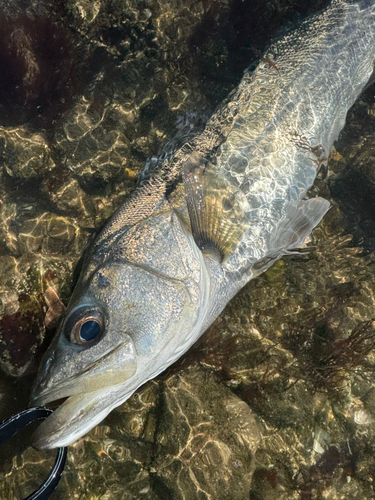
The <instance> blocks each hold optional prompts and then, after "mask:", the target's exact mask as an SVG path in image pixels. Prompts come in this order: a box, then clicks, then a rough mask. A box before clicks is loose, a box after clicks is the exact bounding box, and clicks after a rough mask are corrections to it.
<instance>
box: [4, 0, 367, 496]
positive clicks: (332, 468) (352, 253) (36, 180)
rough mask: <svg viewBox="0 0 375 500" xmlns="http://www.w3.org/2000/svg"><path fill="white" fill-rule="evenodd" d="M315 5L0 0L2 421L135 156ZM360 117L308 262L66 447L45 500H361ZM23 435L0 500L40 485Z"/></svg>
mask: <svg viewBox="0 0 375 500" xmlns="http://www.w3.org/2000/svg"><path fill="white" fill-rule="evenodd" d="M323 4H324V2H319V3H318V2H317V3H314V4H313V3H312V2H309V6H307V5H305V4H304V3H303V2H287V1H282V0H281V1H278V2H274V1H267V2H264V1H263V2H260V1H258V2H257V1H247V2H240V1H233V2H230V3H229V4H227V3H226V2H222V3H221V2H210V1H207V2H202V3H194V2H186V1H184V2H171V3H168V4H165V3H163V2H160V3H158V2H157V1H156V0H155V1H153V2H140V3H135V2H130V1H129V2H123V1H120V0H119V1H117V2H116V1H114V2H106V1H104V0H103V1H99V0H95V1H85V0H77V1H65V2H60V3H58V4H57V5H56V2H55V3H54V5H52V6H51V5H49V3H48V2H34V3H30V4H27V5H25V3H22V2H20V3H13V4H12V5H8V3H7V2H5V1H2V2H0V9H1V12H0V14H1V16H0V18H1V19H0V20H1V21H2V23H0V39H1V42H0V45H1V49H2V50H1V53H2V54H3V57H2V59H1V58H0V65H3V67H6V68H7V73H6V74H7V75H8V76H7V78H3V80H1V79H0V108H1V109H0V111H1V112H0V116H2V117H3V118H2V120H1V119H0V151H1V153H0V168H1V171H0V172H1V173H0V175H1V183H0V235H1V238H0V365H1V373H0V395H1V397H0V418H6V417H7V416H9V415H11V414H13V413H15V412H17V411H20V410H22V409H24V408H25V407H26V406H27V404H28V397H29V393H30V389H31V385H32V380H33V377H34V375H35V371H36V369H37V365H38V361H39V359H40V356H41V353H42V352H43V350H44V349H45V346H46V345H47V344H48V342H49V340H50V339H51V337H52V335H53V331H54V328H55V327H56V324H57V322H58V318H59V315H60V314H61V310H62V305H61V301H62V302H65V303H66V301H67V300H68V298H69V295H70V293H71V289H72V283H73V281H74V274H73V270H74V268H75V266H76V264H77V261H78V260H79V258H80V256H81V255H82V253H83V251H84V248H85V246H86V244H87V242H88V241H89V240H90V238H91V237H92V235H93V234H94V233H95V231H96V230H98V228H100V227H101V225H102V224H103V222H104V221H105V220H106V218H107V217H108V216H109V215H110V214H111V213H112V212H113V210H114V209H115V208H116V207H117V206H119V205H120V204H121V203H122V201H123V199H124V197H125V196H126V194H127V193H128V192H129V191H130V189H131V188H132V187H133V186H134V183H135V179H136V176H137V173H138V171H139V170H141V169H142V168H143V166H144V163H145V161H146V159H147V158H149V157H152V156H153V155H155V154H157V153H158V151H159V149H160V148H161V146H162V144H163V142H164V141H165V140H166V139H168V137H171V136H173V134H174V133H176V127H177V128H178V127H180V128H181V127H182V126H185V127H186V123H187V122H188V123H191V124H193V125H194V124H197V125H199V124H200V123H201V122H202V121H204V119H205V117H207V116H209V115H210V113H212V111H213V110H214V108H215V106H216V105H217V104H218V103H219V102H220V100H221V99H223V98H224V97H225V96H226V95H227V93H228V92H229V91H230V90H231V89H232V88H233V87H234V86H235V85H236V83H237V82H238V80H239V78H240V77H241V73H242V70H243V69H244V68H245V67H246V66H247V65H248V64H251V63H254V64H255V63H256V61H257V60H258V59H259V57H260V56H261V54H262V52H263V50H264V48H265V47H266V46H267V44H268V43H269V41H270V40H271V38H272V36H275V34H277V33H280V30H282V29H283V28H282V27H285V26H286V28H288V27H291V26H292V25H293V24H295V23H296V22H298V19H299V16H304V15H306V14H308V13H311V12H315V11H317V10H319V9H320V8H321V7H322V6H323ZM27 8H28V11H27ZM27 12H28V13H27ZM5 21H7V22H6V23H5ZM1 26H3V28H1ZM4 26H7V27H6V28H5V27H4ZM286 28H284V29H286ZM14 33H16V34H17V36H16V35H14ZM12 34H13V35H12ZM59 47H63V50H60V49H59ZM17 50H18V52H17ZM4 54H5V55H4ZM7 54H8V56H7ZM15 54H16V55H15ZM4 65H5V66H4ZM0 73H2V71H0ZM2 74H4V73H2ZM56 75H57V76H56ZM20 82H21V83H22V85H20ZM15 88H17V89H18V90H17V91H15V90H14V89H15ZM374 110H375V105H374V89H373V87H370V88H368V89H367V90H366V92H365V93H364V94H363V95H362V96H361V97H360V99H359V100H358V102H357V103H356V104H355V106H354V107H353V109H352V110H351V111H350V113H349V116H348V120H347V125H346V127H345V130H344V131H343V133H342V134H341V136H340V140H339V141H338V143H337V144H336V150H335V151H334V152H333V154H332V156H331V160H330V163H329V165H328V169H327V171H325V172H321V173H320V175H319V178H318V179H317V181H316V183H315V185H314V187H313V189H312V191H313V194H318V193H319V195H321V196H324V197H325V198H327V199H329V200H330V201H331V202H332V203H333V207H332V209H331V210H330V212H329V213H328V214H327V216H326V217H325V219H324V221H323V222H322V224H321V225H320V226H319V227H318V228H317V229H316V230H315V231H314V233H313V235H312V237H311V242H310V243H309V244H308V251H306V252H305V253H301V255H293V256H289V257H286V258H284V259H282V260H281V261H279V262H277V263H276V264H275V265H274V266H273V267H272V268H271V269H269V270H268V271H267V272H266V273H265V274H264V275H262V276H260V277H259V278H258V279H256V280H254V281H252V282H250V283H249V284H248V286H246V287H245V288H244V289H243V290H242V292H241V293H240V294H239V295H238V296H237V297H236V298H235V299H234V300H233V301H232V302H231V303H230V304H229V305H228V306H227V308H226V309H225V311H224V312H223V313H222V314H221V316H220V318H218V320H217V321H216V322H215V324H214V325H213V326H212V327H211V328H210V329H209V331H208V332H207V333H206V334H205V335H204V336H203V337H202V339H201V340H200V341H199V342H198V344H197V345H196V346H194V347H193V348H192V349H191V351H190V352H189V353H188V354H187V355H186V356H185V357H184V358H183V359H181V360H179V361H178V362H177V363H176V364H175V365H174V366H172V367H170V368H169V369H168V370H167V371H166V372H165V373H163V374H162V375H161V376H160V377H158V378H157V380H154V381H151V382H149V383H148V384H146V385H145V386H144V387H143V388H141V389H140V390H139V391H138V392H137V394H136V395H134V396H133V397H132V398H131V399H130V400H129V401H128V402H127V403H126V404H124V405H123V406H122V407H120V408H118V409H117V410H115V411H113V412H112V414H111V415H110V416H109V417H108V418H107V419H106V420H105V421H104V422H103V423H102V424H101V425H99V426H97V427H96V428H95V429H94V430H93V431H92V432H91V433H90V434H89V435H88V436H86V437H85V438H83V439H81V440H79V441H78V442H77V443H75V444H74V445H73V446H71V447H70V448H69V455H68V462H67V466H66V470H65V472H64V474H63V477H62V480H61V482H60V484H59V486H58V488H57V489H56V491H55V492H54V494H53V497H52V498H55V499H56V500H57V499H59V498H61V499H63V498H64V499H66V498H74V499H82V500H88V499H90V500H91V499H102V500H112V499H113V500H120V499H121V500H122V499H124V500H125V499H134V500H138V499H147V500H148V499H155V500H159V499H163V500H164V499H168V500H169V499H173V500H174V499H176V500H179V499H183V498H184V499H187V500H194V499H215V500H216V499H221V498H223V499H228V498H230V499H233V500H237V499H239V500H242V499H246V498H250V499H252V500H272V499H278V500H279V499H296V500H297V499H301V500H310V499H311V500H312V499H321V498H322V499H323V498H330V499H335V498H340V499H348V500H349V499H350V500H352V499H356V498H358V499H361V500H363V499H370V498H374V492H373V486H372V485H373V480H374V477H373V476H374V472H373V471H374V456H375V454H374V444H373V443H374V432H375V425H374V422H375V385H374V369H375V365H374V362H375V358H374V350H373V347H374V343H375V328H374V327H375V323H374V321H375V284H374V275H375V258H374V253H373V251H374V247H375V236H374V235H375V227H374V225H375V223H374V220H375V219H374V213H375V201H374V200H375V196H374V194H375V174H374V172H375V171H374V166H373V164H374V161H373V158H374V157H375V140H374V130H375V111H374ZM186 114H187V115H188V120H187V121H186V119H184V117H185V116H186ZM30 434H31V431H30V430H27V431H24V432H23V433H22V434H20V435H18V436H16V437H15V438H13V440H12V441H11V442H9V443H7V444H6V445H4V446H3V447H2V448H1V456H0V498H4V499H19V498H20V499H21V498H23V497H24V496H26V495H27V494H29V493H30V492H31V491H32V490H33V489H35V488H36V487H37V486H38V485H39V484H40V483H41V482H42V481H43V479H44V478H45V477H46V476H47V475H48V473H49V469H50V467H51V463H52V462H53V459H54V453H53V452H48V453H40V452H36V451H35V450H34V449H33V448H32V447H31V445H30Z"/></svg>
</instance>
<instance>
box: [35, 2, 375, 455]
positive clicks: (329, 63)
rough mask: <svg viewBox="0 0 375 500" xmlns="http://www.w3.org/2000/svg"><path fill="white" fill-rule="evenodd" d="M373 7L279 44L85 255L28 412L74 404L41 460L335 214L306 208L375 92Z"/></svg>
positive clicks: (55, 426) (164, 362) (345, 11)
mask: <svg viewBox="0 0 375 500" xmlns="http://www.w3.org/2000/svg"><path fill="white" fill-rule="evenodd" d="M374 58H375V2H374V0H360V1H350V0H332V2H331V4H330V5H329V6H328V7H327V8H326V9H325V10H324V11H322V12H321V13H319V14H317V15H315V16H312V17H310V18H307V19H305V20H304V21H303V22H302V23H301V24H300V26H299V27H297V28H296V29H294V30H292V31H290V32H289V33H287V34H286V35H285V36H283V37H281V38H280V39H279V40H276V41H275V42H273V43H272V44H271V45H270V47H269V49H268V50H267V52H266V53H265V54H264V56H263V57H262V58H261V60H260V61H259V64H258V66H257V67H256V68H255V69H248V70H246V71H245V72H244V75H243V78H242V80H241V82H240V84H239V85H238V87H237V88H236V89H234V90H233V91H232V92H231V93H230V94H229V96H228V97H227V98H226V99H225V100H224V102H223V103H222V104H221V105H220V106H219V107H218V109H217V110H216V111H215V112H214V114H213V115H212V117H211V118H210V119H209V120H208V121H207V123H206V125H205V127H204V129H203V131H201V132H200V133H197V134H196V135H195V136H194V137H190V138H188V139H187V140H186V141H185V142H184V143H183V144H182V145H180V147H179V148H177V149H176V150H173V151H171V152H169V153H168V154H166V155H162V156H161V157H160V158H159V160H158V161H157V162H155V164H152V165H151V164H150V166H149V168H146V169H145V170H144V171H143V173H141V175H140V177H139V180H138V184H137V186H136V187H135V189H134V190H133V192H132V193H131V194H130V195H129V196H128V198H127V199H126V201H125V203H124V204H123V205H122V206H121V207H120V208H119V209H118V210H117V211H116V212H115V213H114V214H113V216H112V217H111V218H110V219H109V221H108V222H107V224H106V225H105V226H104V228H103V229H102V231H101V232H100V233H99V234H98V235H97V237H96V239H95V240H94V242H93V243H92V245H91V247H90V248H89V250H88V251H87V253H86V255H85V257H84V261H83V265H82V270H81V274H80V277H79V279H78V281H77V284H76V287H75V289H74V291H73V294H72V297H71V299H70V302H69V304H68V307H67V311H66V314H65V317H64V319H63V321H62V323H61V326H60V328H59V329H58V331H57V334H56V336H55V338H54V339H53V341H52V343H51V345H50V346H49V347H48V349H47V351H46V353H45V355H44V358H43V360H42V362H41V365H40V368H39V371H38V374H37V378H36V381H35V385H34V389H33V392H32V404H37V405H45V404H50V403H52V402H54V401H58V400H61V399H65V400H64V402H63V403H62V404H61V405H60V406H59V407H58V408H57V409H56V410H55V411H54V412H53V413H52V414H51V415H50V416H49V417H48V418H47V419H46V420H45V421H43V422H42V423H41V424H40V426H39V427H38V428H37V430H36V432H35V434H34V446H35V447H36V448H37V449H50V448H57V447H64V446H68V445H70V444H71V443H73V442H75V441H76V440H78V439H79V438H81V437H82V436H84V435H85V434H86V433H87V432H89V431H90V430H91V429H92V428H93V427H95V426H96V425H97V424H99V423H100V422H101V421H102V420H103V419H104V418H105V417H106V416H107V415H108V414H109V413H110V412H111V411H112V410H113V409H114V408H115V407H117V406H119V405H121V404H123V403H124V402H125V401H126V400H127V399H129V398H130V397H131V396H132V394H133V393H134V392H135V391H136V390H137V389H138V388H139V387H140V386H142V385H143V384H144V383H145V382H147V381H148V380H151V379H153V378H155V377H157V376H158V375H159V374H160V373H161V372H163V371H164V370H165V369H166V368H167V367H168V366H170V365H171V364H172V363H174V362H175V361H176V360H177V359H179V358H180V357H181V356H182V355H183V354H184V353H186V352H187V351H188V349H189V348H190V347H191V346H192V345H193V344H194V343H195V342H196V341H197V340H198V339H199V337H200V336H201V335H202V334H203V333H204V331H205V330H206V329H207V328H208V327H209V326H210V325H211V324H212V323H213V321H214V320H215V319H216V318H217V317H218V315H219V314H220V313H221V311H222V310H223V308H224V307H225V306H226V304H227V303H228V302H229V301H230V300H231V299H232V297H233V296H234V295H235V294H236V293H237V292H238V291H239V290H240V289H241V288H242V287H243V286H244V285H245V284H246V283H248V282H249V280H251V279H253V278H255V277H256V276H258V275H259V274H260V273H262V272H264V271H265V270H266V269H268V268H269V267H270V266H271V265H272V264H273V263H274V262H275V261H276V260H278V259H279V258H280V257H282V256H283V255H287V254H289V253H293V252H294V251H296V249H298V248H299V247H301V246H302V245H303V243H304V242H305V240H306V239H307V238H308V236H309V235H310V233H311V231H312V230H313V228H314V227H315V226H316V225H317V224H319V222H320V221H321V219H322V218H323V216H324V215H325V214H326V212H327V211H328V210H329V208H330V204H329V202H328V201H327V200H324V199H323V198H321V197H313V198H307V197H306V195H307V192H308V190H309V189H310V187H311V186H312V185H313V182H314V179H315V177H316V175H317V172H318V171H319V169H320V168H321V167H322V165H325V164H326V163H327V161H328V157H329V153H330V150H331V148H332V145H333V143H334V141H335V140H337V138H338V135H339V133H340V131H341V130H342V128H343V126H344V124H345V120H346V115H347V112H348V110H349V109H350V107H351V106H352V105H353V104H354V102H355V101H356V99H357V98H358V96H359V95H360V94H361V92H362V91H363V90H364V88H365V87H366V86H367V85H368V84H369V82H371V81H372V79H373V63H374Z"/></svg>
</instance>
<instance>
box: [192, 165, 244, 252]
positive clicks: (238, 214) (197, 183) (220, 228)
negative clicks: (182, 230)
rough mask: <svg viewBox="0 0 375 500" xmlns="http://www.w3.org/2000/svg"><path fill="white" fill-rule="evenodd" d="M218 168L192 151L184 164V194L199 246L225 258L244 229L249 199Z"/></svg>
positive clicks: (235, 244) (205, 250)
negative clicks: (220, 173) (217, 170)
mask: <svg viewBox="0 0 375 500" xmlns="http://www.w3.org/2000/svg"><path fill="white" fill-rule="evenodd" d="M215 170H216V168H215V166H214V165H212V164H211V163H209V162H208V161H206V160H205V159H204V158H202V157H201V156H199V155H192V156H191V157H190V158H189V159H188V160H187V161H186V163H185V166H184V174H183V175H184V183H185V198H186V203H187V208H188V212H189V219H190V226H191V232H192V234H193V237H194V240H195V243H196V244H197V246H198V248H200V250H201V251H202V252H203V253H210V254H213V255H215V254H216V255H217V256H218V258H219V259H220V260H221V261H223V260H225V259H226V258H227V257H228V255H229V254H230V253H231V252H233V251H234V249H235V248H236V246H237V244H238V242H239V241H240V239H241V237H242V235H243V232H244V230H245V216H244V208H245V206H246V204H247V200H246V197H245V195H244V194H243V193H242V191H240V190H239V189H237V188H235V187H234V186H232V185H230V183H229V182H227V181H226V180H225V179H223V178H221V177H220V175H219V174H218V173H217V172H216V171H215Z"/></svg>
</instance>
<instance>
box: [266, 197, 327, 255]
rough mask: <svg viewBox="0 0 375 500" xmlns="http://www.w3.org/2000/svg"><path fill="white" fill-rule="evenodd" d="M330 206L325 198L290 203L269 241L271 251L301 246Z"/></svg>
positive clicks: (285, 250)
mask: <svg viewBox="0 0 375 500" xmlns="http://www.w3.org/2000/svg"><path fill="white" fill-rule="evenodd" d="M329 208H330V203H329V202H328V201H327V200H325V199H323V198H319V197H318V198H311V199H309V200H300V201H297V202H293V203H290V204H289V205H288V207H287V212H286V217H285V219H284V220H283V221H282V222H281V224H280V225H279V227H278V228H277V230H276V232H275V233H273V234H272V235H271V236H270V238H269V241H268V248H269V250H270V253H273V252H277V251H280V250H283V251H284V252H286V253H287V252H288V250H291V249H296V248H298V247H300V246H301V245H302V244H303V242H304V241H305V239H306V238H307V237H308V236H309V234H310V233H311V231H312V230H313V229H314V227H315V226H316V225H317V224H319V222H320V221H321V219H322V218H323V216H324V215H325V214H326V212H327V211H328V210H329Z"/></svg>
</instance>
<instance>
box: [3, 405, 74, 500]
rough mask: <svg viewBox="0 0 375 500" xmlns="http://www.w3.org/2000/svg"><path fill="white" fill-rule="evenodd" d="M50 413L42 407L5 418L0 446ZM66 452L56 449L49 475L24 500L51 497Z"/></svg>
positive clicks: (64, 449) (42, 499) (62, 466)
mask: <svg viewBox="0 0 375 500" xmlns="http://www.w3.org/2000/svg"><path fill="white" fill-rule="evenodd" d="M51 413H52V410H50V409H48V408H44V407H38V408H28V409H27V410H24V411H21V412H20V413H17V414H16V415H13V416H12V417H10V418H7V419H6V420H4V421H3V422H1V424H0V445H2V444H3V443H4V442H5V441H6V440H7V439H9V438H11V437H12V436H13V435H14V434H16V433H17V432H18V431H20V430H21V429H23V428H24V427H26V426H27V425H29V424H31V423H32V422H35V421H37V420H43V419H45V418H47V417H48V415H50V414H51ZM67 452H68V448H59V449H58V452H57V457H56V460H55V464H54V466H53V468H52V470H51V473H50V475H49V476H48V478H47V479H46V480H45V481H44V483H43V484H42V485H41V486H40V487H39V488H38V489H37V490H36V491H34V492H33V493H31V495H29V496H28V497H26V498H25V500H47V498H49V497H50V496H51V494H52V492H53V490H54V489H55V488H56V486H57V484H58V482H59V481H60V477H61V474H62V472H63V470H64V467H65V462H66V455H67Z"/></svg>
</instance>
